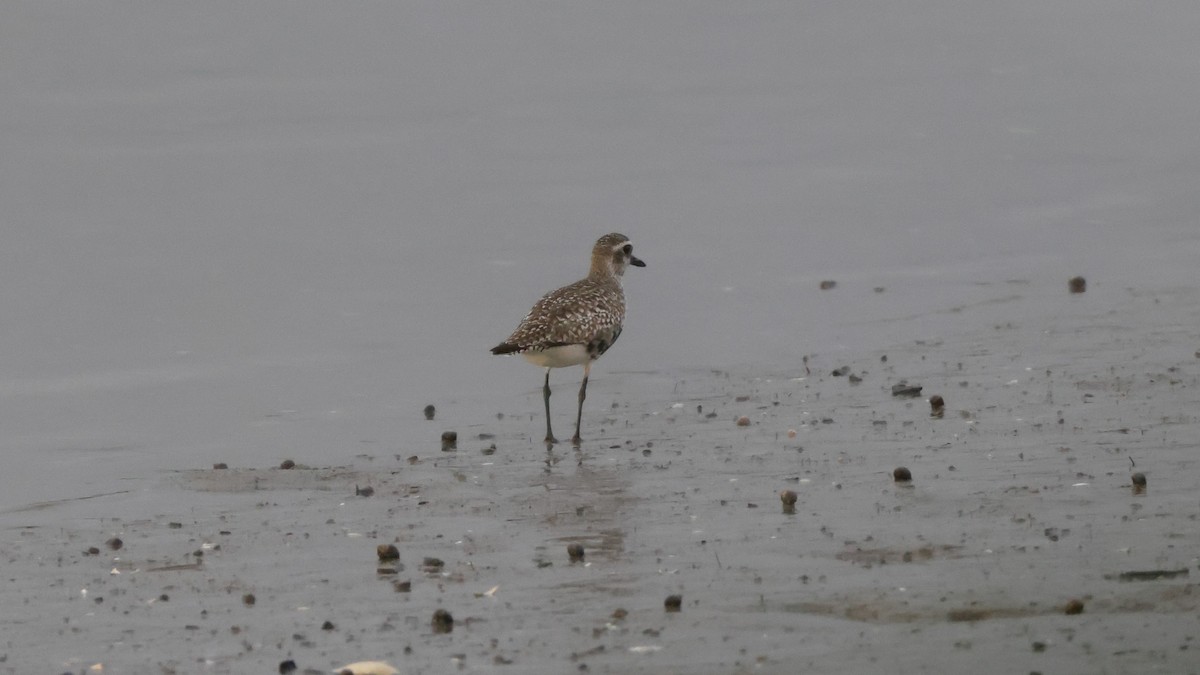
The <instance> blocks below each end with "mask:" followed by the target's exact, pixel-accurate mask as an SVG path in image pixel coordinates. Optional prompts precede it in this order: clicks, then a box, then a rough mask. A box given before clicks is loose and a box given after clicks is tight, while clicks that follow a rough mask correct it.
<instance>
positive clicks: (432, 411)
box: [425, 403, 437, 420]
mask: <svg viewBox="0 0 1200 675" xmlns="http://www.w3.org/2000/svg"><path fill="white" fill-rule="evenodd" d="M436 414H437V408H435V407H433V404H432V403H430V404H429V405H427V406H425V419H427V420H431V419H433V416H434V415H436Z"/></svg>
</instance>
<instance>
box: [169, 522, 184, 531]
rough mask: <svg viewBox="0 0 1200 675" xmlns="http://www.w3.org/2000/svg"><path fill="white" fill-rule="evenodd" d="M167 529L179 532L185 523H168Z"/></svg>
mask: <svg viewBox="0 0 1200 675" xmlns="http://www.w3.org/2000/svg"><path fill="white" fill-rule="evenodd" d="M167 527H169V528H170V529H172V530H178V529H179V528H181V527H183V523H167Z"/></svg>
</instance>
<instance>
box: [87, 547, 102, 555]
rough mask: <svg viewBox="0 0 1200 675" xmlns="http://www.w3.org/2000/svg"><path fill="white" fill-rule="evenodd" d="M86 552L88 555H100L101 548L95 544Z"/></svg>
mask: <svg viewBox="0 0 1200 675" xmlns="http://www.w3.org/2000/svg"><path fill="white" fill-rule="evenodd" d="M85 553H87V554H88V555H100V549H98V548H96V547H95V546H89V547H88V550H87V551H85Z"/></svg>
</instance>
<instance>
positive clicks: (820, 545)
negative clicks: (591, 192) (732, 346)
mask: <svg viewBox="0 0 1200 675" xmlns="http://www.w3.org/2000/svg"><path fill="white" fill-rule="evenodd" d="M829 292H836V293H842V294H843V295H842V296H841V298H842V301H843V302H846V303H851V304H853V303H854V302H856V300H855V297H856V293H858V294H863V293H866V292H869V291H862V290H855V289H853V288H849V289H848V288H845V287H844V286H843V287H841V288H839V289H837V290H836V291H829ZM1089 293H1092V291H1089ZM1066 295H1067V291H1066V288H1065V284H1064V288H1062V289H1058V288H1056V289H1054V290H1053V291H1051V290H1048V289H1045V288H1040V287H1037V286H1036V285H1030V284H1028V283H1025V282H1005V283H997V284H985V285H981V286H980V287H979V288H978V289H976V290H975V291H974V292H973V293H972V294H971V297H970V298H963V302H962V303H961V304H955V305H948V306H944V307H934V308H931V309H930V310H929V312H928V315H927V319H928V320H929V321H930V322H931V325H934V326H937V330H936V331H935V332H936V334H937V337H936V338H932V339H929V340H921V341H906V342H905V343H901V344H895V345H892V346H890V347H888V348H886V349H881V350H871V351H869V352H865V353H858V354H839V355H837V357H836V358H835V357H830V356H825V355H822V354H819V353H816V354H811V355H810V356H809V358H808V359H807V364H805V363H804V362H803V361H802V360H801V358H800V357H799V355H798V356H797V359H796V360H795V362H794V363H790V364H774V365H773V364H751V365H745V366H739V367H736V368H728V369H719V370H718V369H695V370H677V371H672V372H607V373H603V374H601V375H600V376H596V375H594V376H593V387H594V390H593V392H592V396H591V398H590V399H589V401H588V406H587V409H586V411H585V412H586V416H585V436H586V440H585V442H584V443H583V445H582V447H581V448H579V449H573V448H571V447H570V446H569V445H557V446H554V447H553V448H551V449H550V450H547V449H546V448H545V447H544V446H543V445H542V444H541V443H540V441H539V440H538V438H539V437H540V430H541V428H542V427H541V419H540V416H539V411H540V393H539V392H538V391H537V390H535V388H534V387H533V386H532V384H533V382H532V380H536V379H537V378H536V377H534V378H531V382H530V383H528V384H527V385H525V384H523V385H522V387H523V388H522V389H521V391H522V393H523V394H524V395H523V396H514V397H512V398H510V399H507V400H505V401H503V402H502V403H500V404H498V405H497V406H496V408H497V409H496V411H495V413H493V414H490V415H483V416H480V418H479V419H477V420H475V421H474V422H473V423H471V424H464V425H458V426H457V427H456V428H455V429H454V431H456V432H457V443H456V447H454V448H447V449H445V450H444V449H443V447H442V442H441V434H442V432H443V431H446V430H447V428H446V427H445V425H444V424H443V423H442V422H440V421H439V419H438V418H439V417H441V416H442V415H443V414H444V413H445V412H446V411H447V407H446V405H442V406H439V410H438V417H435V419H434V420H432V421H426V420H425V419H424V416H423V415H422V414H421V411H420V410H414V411H412V418H413V419H412V421H411V422H409V423H405V427H404V428H405V436H404V437H403V438H397V439H396V440H395V442H394V444H392V446H393V447H390V448H388V449H381V448H380V447H378V446H373V447H372V448H371V452H370V453H369V454H368V453H364V454H359V455H357V456H353V457H346V459H345V461H344V462H339V463H337V464H336V465H329V466H319V467H316V466H313V467H310V466H305V465H303V464H297V465H296V466H294V467H293V468H290V469H283V468H279V467H264V466H256V467H250V466H240V465H239V464H238V462H237V457H234V456H230V457H229V458H228V465H229V467H228V468H226V469H213V468H209V467H189V466H180V467H178V469H177V470H175V471H169V472H166V473H164V474H163V475H161V476H160V477H159V478H158V479H154V480H150V481H138V482H134V483H133V484H130V485H129V486H128V490H126V491H123V492H119V493H117V494H108V495H98V496H95V497H94V498H90V499H76V500H68V501H61V502H51V503H39V504H31V505H28V506H25V507H22V508H19V509H12V510H9V511H7V512H5V513H4V514H2V515H0V519H2V522H3V527H4V530H5V533H6V541H7V545H6V547H5V550H4V558H5V560H4V562H5V577H6V583H5V584H4V586H3V591H2V595H3V597H0V601H2V602H3V604H4V606H5V607H6V608H8V612H9V613H10V615H12V613H14V612H16V613H18V616H17V617H16V618H11V619H10V620H9V621H7V622H6V630H5V636H4V644H3V646H2V647H0V653H2V656H3V661H0V672H12V673H18V672H51V671H53V672H85V671H86V670H87V669H88V668H89V667H91V666H93V665H94V664H103V667H104V670H105V672H163V673H175V672H178V673H185V672H278V670H277V669H278V668H279V666H280V664H281V663H283V662H285V661H289V660H290V661H293V662H294V663H295V665H296V667H297V670H296V671H295V672H328V671H330V670H331V669H332V668H334V667H336V666H339V665H341V664H344V663H347V662H350V661H356V660H361V659H383V660H387V661H389V662H391V663H392V664H394V665H396V666H397V667H399V668H400V669H401V671H402V672H404V673H444V672H480V673H482V672H500V673H503V672H512V673H516V672H520V673H564V672H592V673H683V672H688V673H755V672H764V673H776V672H894V673H916V672H966V671H968V670H971V669H980V668H983V669H984V670H985V671H986V670H994V669H996V668H1000V667H1001V666H1000V664H1003V670H1005V671H1006V672H1108V673H1121V672H1129V673H1132V672H1138V673H1147V672H1163V673H1184V672H1197V668H1198V667H1197V666H1196V664H1197V663H1198V662H1200V660H1198V659H1197V657H1196V652H1197V650H1198V649H1200V645H1198V644H1197V640H1198V639H1200V618H1198V616H1200V615H1198V613H1197V610H1198V609H1200V589H1198V588H1197V582H1198V577H1200V569H1198V568H1197V549H1196V544H1195V532H1196V528H1197V514H1198V513H1200V498H1198V497H1197V495H1198V494H1200V489H1198V488H1200V472H1198V471H1197V469H1198V466H1197V464H1198V460H1197V457H1198V454H1197V446H1198V442H1197V440H1196V439H1197V438H1200V428H1198V426H1200V425H1198V420H1197V416H1196V410H1197V409H1198V408H1197V403H1198V400H1197V399H1198V395H1197V391H1198V389H1197V387H1198V385H1200V378H1198V373H1200V357H1198V356H1197V354H1196V351H1197V348H1198V347H1197V345H1196V344H1195V336H1194V335H1193V334H1192V331H1193V330H1194V326H1195V325H1196V324H1197V318H1198V317H1200V291H1197V290H1196V289H1190V288H1189V289H1180V288H1161V289H1142V290H1132V289H1123V290H1119V291H1112V292H1111V293H1110V294H1108V295H1107V296H1106V297H1105V298H1104V299H1103V301H1100V300H1098V299H1097V298H1096V297H1089V296H1087V295H1083V296H1079V297H1078V298H1076V299H1073V300H1070V301H1066V300H1064V298H1065V297H1066ZM1045 296H1052V297H1054V298H1055V299H1054V301H1053V302H1048V301H1046V300H1045ZM1059 296H1062V297H1059ZM1060 300H1062V301H1063V302H1062V303H1061V304H1060V303H1059V301H1060ZM964 314H968V315H970V316H971V317H972V321H970V322H967V323H970V324H971V325H972V326H973V327H971V328H962V329H959V328H957V327H956V326H958V324H957V317H961V316H962V315H964ZM939 317H941V318H939ZM947 317H949V319H948V318H947ZM997 317H1008V318H1006V319H1003V320H995V321H993V319H996V318H997ZM888 323H889V322H888V321H886V320H880V321H870V320H864V323H863V330H867V331H880V332H886V331H887V330H888V328H889V326H888ZM530 372H531V373H532V372H533V371H532V370H531V371H530ZM835 373H836V374H835ZM901 384H903V385H905V387H907V388H908V389H907V391H906V390H905V387H898V388H896V389H895V391H896V393H897V394H908V395H896V394H894V393H893V388H895V387H897V385H901ZM917 386H919V387H921V391H920V393H919V394H916V395H913V394H914V393H915V392H914V391H913V388H914V387H917ZM562 390H563V391H567V392H570V391H571V387H570V386H564V387H562ZM934 395H940V396H942V397H943V400H944V410H943V414H942V416H941V417H935V416H933V415H931V406H930V404H929V402H928V401H929V399H930V398H931V397H932V396H934ZM571 398H572V397H571V396H570V395H569V394H568V395H565V396H561V397H560V398H558V399H556V403H557V405H556V413H559V415H558V417H557V419H556V421H557V422H558V423H559V424H566V418H567V416H566V414H565V410H566V406H565V405H564V403H565V402H568V401H569V402H572V403H573V401H571V400H570V399H571ZM741 417H745V418H747V419H746V420H745V421H744V422H743V423H742V424H739V422H738V420H739V418H741ZM563 428H565V427H563ZM493 448H494V449H493ZM898 467H905V468H907V469H909V471H910V472H911V475H912V480H911V482H897V481H896V480H895V479H894V473H893V472H894V470H895V469H896V468H898ZM1135 473H1141V474H1142V475H1143V477H1144V478H1145V486H1144V488H1142V489H1138V488H1141V487H1142V486H1134V484H1133V479H1132V476H1133V474H1135ZM785 491H791V492H793V493H794V494H795V504H794V505H792V506H791V507H790V508H789V507H788V505H786V504H784V503H783V502H782V501H781V498H780V493H781V492H785ZM118 539H119V541H116V540H118ZM389 544H391V545H394V546H395V547H396V550H397V551H398V553H399V557H398V559H383V558H384V557H386V556H383V557H381V556H382V554H381V553H380V552H379V551H378V549H379V547H380V546H386V545H389ZM573 545H580V546H582V549H583V552H582V557H580V555H579V550H578V548H577V547H575V548H573V549H572V551H571V553H569V547H572V546H573ZM118 546H119V548H118ZM669 596H678V597H677V598H675V599H674V600H675V601H677V602H678V611H668V607H667V606H665V605H666V603H667V601H668V597H669ZM670 609H674V608H670ZM438 610H445V611H446V612H449V614H450V615H451V616H452V618H453V623H452V627H451V628H450V630H448V632H447V626H446V625H445V624H444V623H443V624H435V622H434V614H435V612H436V611H438ZM30 644H36V645H39V646H38V648H37V650H33V651H31V650H28V649H26V648H25V647H24V646H25V645H30ZM48 668H49V669H50V670H47V669H48Z"/></svg>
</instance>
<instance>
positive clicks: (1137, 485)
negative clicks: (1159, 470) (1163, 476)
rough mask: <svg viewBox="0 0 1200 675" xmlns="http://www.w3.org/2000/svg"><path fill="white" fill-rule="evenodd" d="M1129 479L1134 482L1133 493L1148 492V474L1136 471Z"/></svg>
mask: <svg viewBox="0 0 1200 675" xmlns="http://www.w3.org/2000/svg"><path fill="white" fill-rule="evenodd" d="M1129 479H1130V481H1132V482H1133V494H1135V495H1140V494H1145V493H1146V474H1144V473H1135V474H1133V475H1132V476H1130V477H1129Z"/></svg>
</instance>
